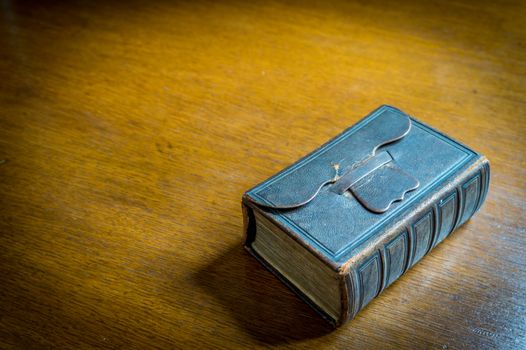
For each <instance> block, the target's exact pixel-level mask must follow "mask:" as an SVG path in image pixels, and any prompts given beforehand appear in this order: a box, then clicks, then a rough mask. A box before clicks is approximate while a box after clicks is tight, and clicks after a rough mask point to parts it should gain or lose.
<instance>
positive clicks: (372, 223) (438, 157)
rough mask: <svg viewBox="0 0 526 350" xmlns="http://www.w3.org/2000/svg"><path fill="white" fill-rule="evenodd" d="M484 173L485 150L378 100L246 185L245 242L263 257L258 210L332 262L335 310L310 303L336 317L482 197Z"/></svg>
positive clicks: (372, 293) (420, 253) (391, 277)
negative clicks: (338, 130) (257, 240)
mask: <svg viewBox="0 0 526 350" xmlns="http://www.w3.org/2000/svg"><path fill="white" fill-rule="evenodd" d="M489 178H490V168H489V162H488V160H487V159H486V158H485V157H484V156H482V155H480V154H478V153H476V152H475V151H473V150H471V149H469V148H468V147H466V146H464V145H463V144H461V143H459V142H457V141H455V140H453V139H451V138H450V137H448V136H446V135H444V134H442V133H440V132H439V131H437V130H435V129H433V128H431V127H429V126H427V125H425V124H424V123H422V122H420V121H418V120H416V119H415V118H413V117H410V116H409V115H407V114H405V113H404V112H402V111H400V110H398V109H396V108H394V107H391V106H381V107H379V108H378V109H376V110H375V111H373V112H372V113H371V114H369V115H368V116H367V117H365V118H364V119H362V120H361V121H360V122H359V123H357V124H356V125H354V126H352V127H351V128H349V129H347V130H345V131H344V132H343V133H342V134H340V135H338V136H337V137H335V138H334V139H332V140H330V141H329V142H328V143H326V144H325V145H323V146H321V147H320V148H319V149H317V150H316V151H314V152H312V153H311V154H309V155H307V156H306V157H304V158H302V159H300V160H299V161H298V162H296V163H294V164H293V165H291V166H290V167H288V168H286V169H284V170H283V171H281V172H280V173H278V174H276V175H275V176H273V177H271V178H269V179H268V180H266V181H264V182H263V183H261V184H259V185H257V186H256V187H254V188H253V189H251V190H250V191H248V192H246V193H245V195H244V197H243V208H244V213H245V215H244V218H245V232H246V241H245V246H246V248H247V249H248V251H249V252H251V253H252V254H253V255H255V256H256V257H257V258H258V259H259V260H260V261H262V258H261V257H258V255H257V253H256V252H255V251H253V250H252V249H251V242H252V241H253V239H254V237H255V235H256V234H257V233H256V232H255V228H254V227H255V223H254V220H255V218H254V215H253V212H252V211H253V210H258V211H260V212H261V213H262V214H263V215H265V216H266V217H267V218H268V219H269V220H271V221H272V222H274V223H275V224H276V225H278V226H280V227H281V228H282V229H283V234H289V235H290V236H291V237H292V238H294V239H295V240H296V241H297V242H298V244H301V245H303V246H304V247H305V249H307V250H308V251H310V252H311V253H312V254H314V255H315V256H317V257H318V258H319V259H320V261H322V262H323V263H325V264H327V265H329V266H331V267H332V268H333V269H334V271H335V273H337V274H338V275H339V276H340V288H341V291H342V293H341V295H342V304H341V316H340V318H339V319H338V320H332V319H331V318H330V316H329V315H327V314H325V313H324V312H323V310H321V309H320V308H319V307H314V309H315V310H316V311H318V312H319V313H320V314H321V315H322V316H323V317H325V318H326V319H328V320H329V321H330V322H332V323H333V324H335V325H341V324H343V323H344V322H346V321H347V320H349V319H351V318H353V317H354V316H355V315H356V314H357V313H358V312H359V311H360V310H361V309H363V308H364V307H365V306H366V305H367V304H368V303H369V302H370V301H371V300H372V299H373V298H375V297H376V296H378V295H379V294H380V293H381V292H382V291H383V290H384V289H385V288H387V287H388V286H389V285H390V284H391V283H393V282H394V281H395V280H396V279H398V278H399V277H400V276H401V275H402V274H403V273H404V272H405V271H407V270H408V269H409V268H411V267H412V266H414V265H415V264H416V263H417V262H418V261H420V260H421V259H422V258H423V257H424V256H425V255H426V254H427V253H428V252H429V251H430V250H431V249H433V247H435V246H436V245H437V244H439V243H440V242H442V241H443V240H444V239H445V238H446V237H447V236H448V235H449V234H451V232H453V231H454V230H455V229H456V228H457V227H459V226H460V225H462V224H463V223H465V222H466V221H467V220H468V219H469V218H470V217H471V216H472V215H473V214H474V213H475V212H476V211H477V210H478V209H479V208H480V206H481V205H482V203H483V202H484V200H485V197H486V194H487V191H488V188H489ZM264 265H265V266H267V268H269V270H270V271H272V272H273V273H274V274H276V275H277V276H278V277H279V278H280V279H281V280H284V279H285V278H284V277H283V276H281V275H280V274H279V273H276V271H274V269H272V268H271V267H269V264H267V263H264ZM285 284H287V285H288V286H289V287H291V289H292V290H293V291H295V292H296V293H297V294H298V295H299V296H300V297H301V298H303V299H304V300H306V301H307V303H309V304H310V305H311V306H312V305H313V302H312V301H311V300H309V299H308V297H306V295H305V294H304V293H302V292H301V290H299V289H298V288H296V286H291V283H289V282H285Z"/></svg>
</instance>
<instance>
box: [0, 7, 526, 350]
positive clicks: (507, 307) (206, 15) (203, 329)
mask: <svg viewBox="0 0 526 350" xmlns="http://www.w3.org/2000/svg"><path fill="white" fill-rule="evenodd" d="M1 14H2V16H1V18H0V180H1V181H0V194H1V196H0V197H1V207H0V208H1V217H0V247H1V252H0V347H1V348H10V347H13V348H39V349H40V348H48V347H51V348H72V349H77V348H126V349H128V348H137V349H145V348H150V347H151V348H195V349H205V348H266V347H270V346H276V347H282V348H295V347H299V348H313V349H321V348H328V349H349V348H368V349H374V348H382V349H383V348H398V347H399V348H404V349H408V348H435V349H447V348H449V349H453V348H460V349H466V348H472V349H483V348H502V349H519V348H525V347H526V253H525V248H526V228H525V227H526V204H525V203H526V202H525V198H526V185H525V181H526V170H525V168H526V156H525V153H526V108H525V107H526V103H525V102H526V100H525V96H526V65H525V62H526V26H525V23H526V9H525V6H524V3H523V4H522V5H521V4H520V2H519V1H517V3H514V2H507V3H505V4H502V5H498V4H494V2H492V1H488V2H486V3H480V2H470V1H465V2H464V3H463V2H459V1H449V2H433V3H429V4H424V3H420V2H417V1H409V0H408V1H400V2H385V3H383V2H381V1H372V2H370V1H360V2H355V3H348V2H344V1H342V2H334V3H329V2H325V1H318V2H316V1H312V2H308V3H307V2H304V1H296V2H288V3H281V2H269V3H267V2H262V1H255V2H251V1H216V2H189V3H180V4H179V3H173V2H169V1H166V2H162V1H143V2H140V1H132V2H129V3H127V4H125V2H122V3H121V2H117V1H109V2H108V1H75V2H47V1H44V2H42V1H40V2H37V1H35V2H27V1H20V2H13V1H9V0H7V1H3V2H2V10H1ZM383 103H387V104H392V105H395V106H397V107H399V108H401V109H403V110H405V111H406V112H408V113H411V114H412V115H415V116H416V117H417V118H420V119H421V120H423V121H425V122H427V123H429V124H431V125H433V126H435V127H436V128H438V129H440V130H442V131H444V132H445V133H447V134H450V135H452V136H453V137H455V138H457V139H459V140H460V141H462V142H464V143H466V144H468V145H470V146H472V147H473V148H475V149H476V150H478V151H480V152H482V153H483V154H485V155H487V156H488V158H489V159H490V160H491V162H492V180H491V188H490V193H489V196H488V199H487V202H486V204H485V205H484V206H483V208H482V210H481V211H480V212H479V213H478V214H477V215H476V216H475V217H474V218H473V219H472V220H471V221H470V222H469V223H468V224H466V225H465V226H464V227H463V228H461V229H459V230H458V231H457V232H456V234H454V235H453V236H452V237H450V238H449V239H447V241H446V242H444V243H443V244H441V245H440V246H439V247H437V248H436V249H435V250H434V251H433V252H432V253H430V255H429V256H428V257H426V258H425V259H424V260H423V261H422V262H421V263H419V264H418V265H417V266H416V267H414V268H413V269H412V270H411V271H410V272H408V273H407V274H406V275H404V276H403V277H402V278H401V279H400V280H399V281H398V282H397V283H395V284H394V285H393V286H391V287H390V288H388V289H387V290H386V291H385V292H384V293H383V294H382V295H381V296H380V297H379V298H377V299H376V300H375V301H373V302H372V303H371V304H370V305H369V306H368V307H367V308H366V309H365V310H364V311H363V312H361V313H360V315H359V316H358V317H357V318H356V319H355V320H354V321H352V322H351V323H348V324H347V325H345V326H344V327H342V328H340V329H337V330H332V329H331V328H330V327H329V326H327V325H326V324H325V323H324V322H323V321H322V319H321V318H320V317H318V316H317V315H316V314H315V313H314V312H313V311H311V310H310V308H309V307H307V306H306V305H305V304H303V303H302V302H301V301H300V300H299V299H298V298H296V297H295V296H294V295H293V294H292V293H291V292H290V291H289V290H288V289H286V288H285V287H284V286H283V285H282V284H281V283H280V282H278V281H277V280H276V279H275V278H274V277H273V276H272V275H271V274H270V273H269V272H267V271H266V270H265V269H264V268H263V267H262V266H260V264H259V263H258V262H256V261H255V260H254V259H253V258H252V257H251V256H249V255H248V254H247V253H246V252H245V251H244V250H243V249H242V219H241V208H240V198H241V195H242V193H243V192H244V191H245V190H247V189H248V188H249V187H251V186H253V185H255V184H256V183H258V182H260V181H262V180H264V179H265V178H267V177H268V176H270V175H272V174H273V173H275V172H276V171H278V170H280V169H281V168H283V167H284V166H286V165H288V164H290V163H291V162H293V161H295V160H296V159H297V158H298V157H300V156H302V155H304V154H306V153H307V152H309V151H311V150H312V149H314V148H315V147H317V146H318V145H320V144H321V143H323V142H324V141H326V140H327V139H329V138H330V137H332V136H334V135H336V134H337V133H339V132H340V131H341V130H342V129H344V128H346V127H348V126H349V125H351V124H353V123H354V122H356V121H357V120H358V119H360V118H361V117H362V116H364V115H365V114H367V113H368V112H369V111H371V110H373V109H374V108H376V107H377V106H378V105H380V104H383Z"/></svg>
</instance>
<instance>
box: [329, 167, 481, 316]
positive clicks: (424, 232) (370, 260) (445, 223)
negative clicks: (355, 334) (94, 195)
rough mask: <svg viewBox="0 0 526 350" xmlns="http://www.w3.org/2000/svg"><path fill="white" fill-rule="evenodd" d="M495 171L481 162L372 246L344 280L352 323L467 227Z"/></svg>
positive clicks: (348, 269) (349, 268)
mask: <svg viewBox="0 0 526 350" xmlns="http://www.w3.org/2000/svg"><path fill="white" fill-rule="evenodd" d="M489 177H490V168H489V162H488V160H487V159H486V158H484V157H481V158H479V160H478V161H476V162H475V163H473V164H472V165H471V166H469V167H468V168H467V169H465V170H464V171H462V172H461V173H459V174H457V175H456V176H452V178H451V179H450V181H449V184H448V185H446V186H444V187H442V188H440V189H438V190H436V191H435V193H434V194H433V195H432V196H430V198H428V200H425V201H423V202H422V205H421V206H420V207H419V208H418V209H417V210H415V211H414V212H413V213H410V214H408V215H406V217H403V218H400V220H399V224H397V225H395V226H393V227H391V228H390V229H388V230H387V231H386V234H385V235H382V237H381V238H380V239H378V240H377V241H375V242H372V243H371V244H369V245H368V247H367V248H366V249H364V251H363V252H362V253H360V254H358V257H357V258H356V259H354V260H353V261H349V263H348V264H347V267H346V268H345V271H342V272H341V274H342V275H343V276H344V278H345V280H346V288H345V290H346V292H347V293H346V295H347V296H348V301H347V303H346V306H347V307H348V312H347V313H346V314H347V319H341V320H339V322H338V323H340V324H341V323H344V322H345V321H347V320H348V319H352V318H353V317H354V316H356V314H357V313H358V312H359V311H360V310H361V309H363V308H364V307H365V306H366V305H367V304H368V303H369V302H370V301H371V300H372V299H374V298H375V297H376V296H378V295H379V294H380V293H381V292H382V291H383V290H384V289H385V288H387V287H388V286H389V285H391V284H392V283H393V282H394V281H395V280H397V279H398V278H399V277H400V276H402V275H403V274H404V273H405V272H406V271H407V270H408V269H410V268H411V267H412V266H414V265H415V264H416V263H417V262H418V261H420V260H421V259H422V258H423V257H424V256H425V255H426V254H427V253H429V252H430V251H431V250H432V249H433V248H434V247H436V246H437V245H438V244H439V243H440V242H442V241H443V240H444V239H445V238H446V237H447V236H449V235H450V234H451V233H452V232H453V231H455V230H456V229H457V228H458V227H460V226H461V225H462V224H464V223H465V222H466V221H467V220H468V219H469V218H470V217H471V216H472V215H473V214H474V213H475V212H476V211H477V210H478V209H479V208H480V206H481V205H482V203H483V202H484V200H485V197H486V194H487V192H488V187H489Z"/></svg>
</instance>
